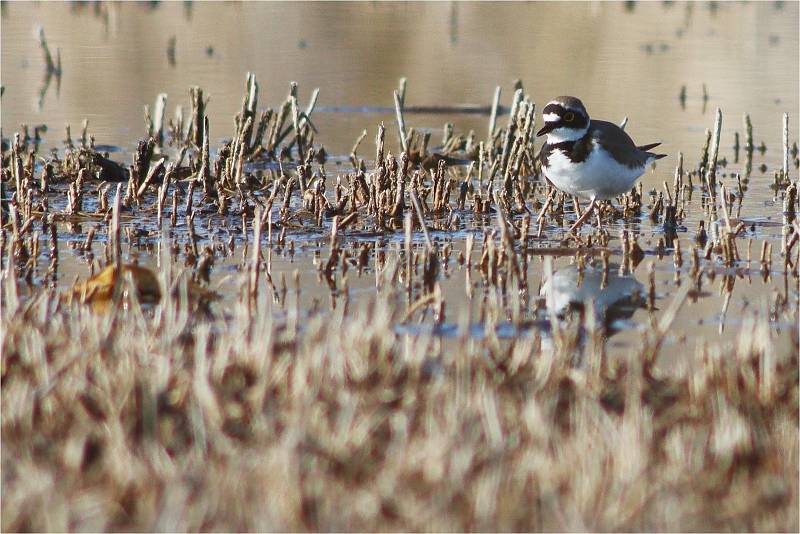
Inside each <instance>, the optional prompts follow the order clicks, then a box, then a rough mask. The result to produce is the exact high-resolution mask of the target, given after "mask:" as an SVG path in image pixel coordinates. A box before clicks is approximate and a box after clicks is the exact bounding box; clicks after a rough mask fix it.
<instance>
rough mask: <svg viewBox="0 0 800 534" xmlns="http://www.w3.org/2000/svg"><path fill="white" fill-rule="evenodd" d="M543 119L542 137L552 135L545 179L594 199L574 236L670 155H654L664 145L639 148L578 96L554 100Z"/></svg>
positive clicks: (544, 163)
mask: <svg viewBox="0 0 800 534" xmlns="http://www.w3.org/2000/svg"><path fill="white" fill-rule="evenodd" d="M542 118H543V119H544V127H543V128H542V129H541V130H539V131H538V132H537V133H536V135H537V137H538V136H541V135H544V134H547V142H546V143H545V145H544V146H543V147H542V150H541V152H540V155H539V158H540V161H541V163H542V171H543V172H544V175H545V176H546V177H547V179H548V180H550V182H552V183H553V185H555V186H556V187H557V188H558V189H560V190H561V191H563V192H565V193H568V194H570V195H574V196H577V197H581V198H585V199H588V200H589V201H590V204H589V207H588V208H587V209H586V211H584V212H583V214H582V215H581V214H579V217H578V220H577V221H575V224H574V225H572V228H570V230H569V231H570V232H576V231H577V230H578V229H580V227H581V225H582V224H583V223H584V222H585V221H586V219H588V218H589V215H591V213H592V211H593V210H594V209H595V206H596V204H597V201H598V200H608V199H611V198H614V197H617V196H619V195H622V194H624V193H627V192H628V191H630V190H631V188H632V187H633V184H634V183H636V180H637V179H638V178H639V177H640V176H641V175H642V174H643V173H644V171H645V169H646V168H647V166H648V165H650V164H651V163H652V162H653V161H655V160H657V159H661V158H663V157H665V156H666V154H654V153H652V152H648V150H650V149H652V148H655V147H657V146H658V145H660V144H661V143H652V144H649V145H643V146H639V147H637V146H636V144H634V142H633V140H632V139H631V138H630V137H629V136H628V134H626V133H625V132H624V131H623V129H622V128H620V127H619V126H617V125H616V124H612V123H610V122H606V121H598V120H591V119H589V114H588V113H586V108H585V107H583V103H582V102H581V101H580V100H578V99H577V98H575V97H572V96H560V97H558V98H556V99H554V100H551V101H550V102H548V104H547V105H546V106H545V107H544V109H543V110H542ZM576 209H577V205H576ZM598 226H600V217H599V214H598Z"/></svg>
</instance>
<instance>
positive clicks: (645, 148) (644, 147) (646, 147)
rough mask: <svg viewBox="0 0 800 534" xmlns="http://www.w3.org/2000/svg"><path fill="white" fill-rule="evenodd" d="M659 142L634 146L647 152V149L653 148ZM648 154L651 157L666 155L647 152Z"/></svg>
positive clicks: (659, 157) (663, 156)
mask: <svg viewBox="0 0 800 534" xmlns="http://www.w3.org/2000/svg"><path fill="white" fill-rule="evenodd" d="M660 144H661V143H650V144H649V145H642V146H637V147H636V148H638V149H639V150H641V151H642V152H647V151H648V150H650V149H653V148H655V147H657V146H658V145H660ZM649 154H650V156H651V157H652V158H653V159H661V158H666V157H667V155H666V154H653V153H652V152H649Z"/></svg>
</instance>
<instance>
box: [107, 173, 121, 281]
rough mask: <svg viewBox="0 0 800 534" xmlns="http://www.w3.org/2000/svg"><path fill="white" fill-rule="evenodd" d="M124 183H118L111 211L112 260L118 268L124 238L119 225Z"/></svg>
mask: <svg viewBox="0 0 800 534" xmlns="http://www.w3.org/2000/svg"><path fill="white" fill-rule="evenodd" d="M121 195H122V184H117V191H116V194H115V195H114V203H113V204H112V208H111V209H112V211H111V231H110V232H109V237H110V238H111V239H112V243H113V246H112V249H111V252H112V260H113V264H114V266H115V267H116V268H119V267H120V265H122V240H121V231H120V226H119V210H120V202H121V200H122V198H121Z"/></svg>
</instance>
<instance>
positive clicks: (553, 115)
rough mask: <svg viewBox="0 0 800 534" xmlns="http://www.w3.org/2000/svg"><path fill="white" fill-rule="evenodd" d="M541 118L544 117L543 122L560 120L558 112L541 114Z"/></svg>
mask: <svg viewBox="0 0 800 534" xmlns="http://www.w3.org/2000/svg"><path fill="white" fill-rule="evenodd" d="M542 118H543V119H544V122H555V121H557V120H560V119H561V116H559V114H558V113H545V114H544V115H542Z"/></svg>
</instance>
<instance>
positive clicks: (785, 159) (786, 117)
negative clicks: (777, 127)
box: [783, 113, 789, 182]
mask: <svg viewBox="0 0 800 534" xmlns="http://www.w3.org/2000/svg"><path fill="white" fill-rule="evenodd" d="M783 180H784V182H786V181H788V180H789V114H788V113H784V114H783Z"/></svg>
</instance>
